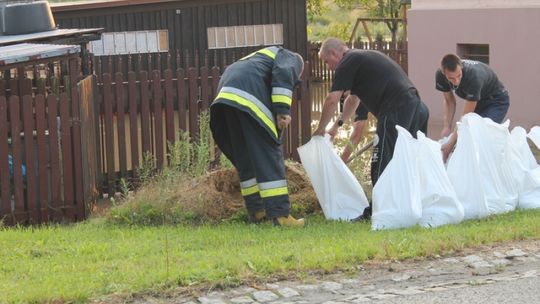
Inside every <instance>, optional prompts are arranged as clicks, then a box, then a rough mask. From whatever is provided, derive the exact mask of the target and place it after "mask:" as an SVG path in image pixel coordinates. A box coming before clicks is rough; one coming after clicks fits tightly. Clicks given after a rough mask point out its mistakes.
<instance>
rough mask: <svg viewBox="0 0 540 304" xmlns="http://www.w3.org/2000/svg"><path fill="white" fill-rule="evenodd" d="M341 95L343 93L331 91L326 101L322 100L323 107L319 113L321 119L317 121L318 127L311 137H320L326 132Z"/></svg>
mask: <svg viewBox="0 0 540 304" xmlns="http://www.w3.org/2000/svg"><path fill="white" fill-rule="evenodd" d="M342 94H343V91H333V92H330V93H329V94H328V95H327V96H326V99H325V100H324V105H323V109H322V113H321V119H320V120H319V126H318V127H317V129H316V130H315V132H313V136H316V135H320V136H323V135H324V133H325V131H326V125H328V123H329V122H330V120H331V119H332V116H333V115H334V112H335V111H336V108H337V104H338V102H339V98H340V97H341V95H342Z"/></svg>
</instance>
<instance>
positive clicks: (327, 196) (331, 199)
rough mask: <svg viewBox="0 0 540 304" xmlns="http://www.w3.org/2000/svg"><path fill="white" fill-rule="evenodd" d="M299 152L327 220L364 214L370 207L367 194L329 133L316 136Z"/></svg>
mask: <svg viewBox="0 0 540 304" xmlns="http://www.w3.org/2000/svg"><path fill="white" fill-rule="evenodd" d="M298 154H299V155H300V159H301V161H302V165H303V166H304V169H305V170H306V173H307V175H308V176H309V179H310V180H311V183H312V185H313V189H314V190H315V194H316V195H317V199H318V200H319V203H320V204H321V208H322V210H323V213H324V216H325V217H326V218H327V219H334V220H350V219H353V218H356V217H358V216H359V215H360V214H362V212H363V211H364V209H365V208H366V207H367V206H368V201H367V198H366V194H365V193H364V190H363V189H362V187H361V186H360V183H358V180H357V179H356V177H355V176H354V175H353V174H352V172H351V171H350V170H349V168H348V167H347V166H346V165H345V163H344V162H343V161H342V160H341V158H339V156H338V155H337V154H336V152H335V151H334V148H333V146H332V143H331V142H330V137H329V136H328V135H326V136H324V137H322V136H314V137H313V138H311V140H310V141H309V142H308V143H306V144H305V145H303V146H301V147H299V148H298Z"/></svg>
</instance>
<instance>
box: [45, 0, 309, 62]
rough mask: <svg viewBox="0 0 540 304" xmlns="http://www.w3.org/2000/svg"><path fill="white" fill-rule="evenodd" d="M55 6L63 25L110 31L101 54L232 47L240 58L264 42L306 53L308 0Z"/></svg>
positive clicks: (152, 0) (138, 0)
mask: <svg viewBox="0 0 540 304" xmlns="http://www.w3.org/2000/svg"><path fill="white" fill-rule="evenodd" d="M51 6H52V11H53V14H54V17H55V19H56V21H57V23H58V24H59V25H60V26H61V27H64V28H73V27H75V28H96V27H103V28H105V32H109V36H108V37H105V36H103V37H104V38H103V39H102V40H103V42H102V43H103V44H102V45H100V46H99V47H98V48H96V49H95V51H94V52H95V53H97V54H99V53H100V52H102V54H103V55H122V54H123V55H125V54H132V53H144V52H145V51H146V52H148V53H151V52H158V53H159V52H169V53H174V52H175V51H180V52H188V53H191V54H194V53H195V52H198V53H199V54H200V55H201V56H203V55H204V54H205V53H209V55H210V57H216V54H220V55H218V56H219V57H220V56H221V54H222V53H223V54H224V53H231V52H232V53H236V54H237V56H235V57H236V59H237V58H238V54H240V53H245V52H248V51H251V50H252V49H254V48H260V47H262V46H265V45H283V46H284V47H286V48H288V49H291V50H293V51H296V52H298V53H300V54H302V55H304V56H305V55H307V51H308V46H307V13H306V0H197V1H192V0H161V1H158V0H114V1H111V0H108V1H92V2H82V3H76V2H73V3H57V4H51ZM104 35H106V33H104ZM135 40H137V41H135ZM141 40H144V41H143V43H141ZM124 44H125V45H124ZM115 46H116V49H115ZM141 50H142V51H141Z"/></svg>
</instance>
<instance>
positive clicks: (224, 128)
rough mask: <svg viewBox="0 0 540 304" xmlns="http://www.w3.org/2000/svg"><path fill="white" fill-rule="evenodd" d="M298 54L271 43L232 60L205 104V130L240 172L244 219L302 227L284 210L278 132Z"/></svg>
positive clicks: (285, 119) (285, 117) (296, 78)
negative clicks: (210, 100)
mask: <svg viewBox="0 0 540 304" xmlns="http://www.w3.org/2000/svg"><path fill="white" fill-rule="evenodd" d="M302 70H303V59H302V57H301V56H300V55H299V54H297V53H294V52H291V51H289V50H287V49H284V48H281V47H277V46H272V47H267V48H264V49H262V50H259V51H256V52H254V53H252V54H250V55H248V56H246V57H244V58H242V59H240V60H239V61H237V62H235V63H233V64H232V65H230V66H229V67H227V69H226V70H225V72H224V73H223V75H222V77H221V80H220V82H219V86H218V94H217V96H216V98H215V100H214V102H213V103H212V105H211V106H210V129H211V130H212V135H213V137H214V140H215V141H216V143H217V145H218V147H219V148H220V149H221V151H222V152H223V153H224V154H225V156H227V158H228V159H229V160H231V162H232V164H233V165H234V167H235V168H236V170H237V171H238V175H239V177H240V189H241V193H242V196H243V197H244V202H245V205H246V209H247V211H248V216H249V219H250V220H251V221H253V222H260V221H262V220H264V219H272V220H273V222H274V224H275V225H278V226H303V225H304V220H303V219H298V220H297V219H295V218H293V217H292V216H291V215H290V214H289V212H290V202H289V194H288V188H287V180H286V177H285V162H284V159H283V152H282V149H281V133H282V130H283V129H284V128H285V127H287V125H288V124H289V122H290V120H291V117H290V115H289V113H290V107H291V103H292V93H293V89H294V87H295V86H296V85H297V84H298V83H299V82H300V74H301V73H302Z"/></svg>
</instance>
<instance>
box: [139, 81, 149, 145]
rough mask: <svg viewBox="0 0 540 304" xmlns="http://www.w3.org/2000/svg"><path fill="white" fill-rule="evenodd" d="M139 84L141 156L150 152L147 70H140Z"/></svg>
mask: <svg viewBox="0 0 540 304" xmlns="http://www.w3.org/2000/svg"><path fill="white" fill-rule="evenodd" d="M139 79H140V85H141V88H140V89H141V129H142V135H141V137H142V152H143V156H144V154H145V153H147V152H150V153H151V152H152V148H151V142H150V96H149V94H150V92H149V83H148V72H146V71H141V72H140V74H139Z"/></svg>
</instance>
